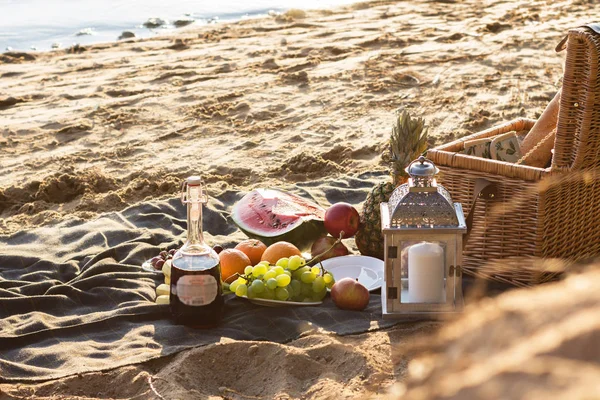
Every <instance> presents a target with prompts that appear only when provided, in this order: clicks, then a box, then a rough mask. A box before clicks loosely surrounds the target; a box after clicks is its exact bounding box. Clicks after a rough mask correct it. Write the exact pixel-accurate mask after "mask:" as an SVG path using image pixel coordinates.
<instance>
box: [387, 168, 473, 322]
mask: <svg viewBox="0 0 600 400" xmlns="http://www.w3.org/2000/svg"><path fill="white" fill-rule="evenodd" d="M406 171H407V172H408V173H409V175H410V176H411V178H410V179H409V181H408V183H405V184H403V185H400V186H399V187H397V188H396V189H395V190H394V193H392V196H391V197H390V200H389V202H387V203H386V202H384V203H381V205H380V207H381V229H382V233H383V238H384V284H383V285H382V288H381V305H382V313H383V317H384V318H403V317H411V316H417V317H421V318H422V317H423V316H427V315H429V316H431V317H434V316H436V315H438V314H447V313H453V312H459V311H462V309H463V307H464V299H463V293H462V267H461V266H462V261H463V260H462V249H463V235H464V234H465V233H466V232H467V226H466V221H465V217H464V213H463V209H462V205H461V204H460V203H453V202H452V199H451V197H450V194H449V193H448V191H447V190H446V189H445V188H444V187H443V186H441V185H438V184H437V182H436V180H435V175H436V174H437V172H438V169H437V168H436V167H435V165H434V164H433V163H432V162H431V161H430V160H427V159H426V158H425V157H419V159H418V160H415V161H413V162H412V163H411V164H410V165H409V166H408V167H407V168H406ZM422 242H424V243H427V244H428V245H426V246H424V247H421V246H419V247H415V248H413V249H412V250H411V246H413V245H415V244H419V243H422ZM440 247H441V253H440V250H439V249H440ZM423 250H425V251H424V252H423ZM430 250H431V251H432V252H429V251H430ZM419 251H420V255H416V254H417V252H419ZM411 252H412V253H413V257H414V258H413V262H412V263H410V265H409V259H410V258H411V255H410V253H411ZM442 253H443V256H442V255H441V254H442ZM432 257H433V258H432ZM418 258H420V260H419V261H420V262H419V263H417V260H418ZM442 262H443V267H442V266H439V267H438V265H439V264H440V263H442ZM411 266H412V267H411ZM411 269H412V273H409V270H411ZM440 273H441V274H442V275H439V274H440ZM435 275H437V276H435ZM411 277H412V281H413V285H414V284H416V283H418V285H417V287H418V288H419V289H415V286H409V280H410V278H411ZM430 277H431V279H440V280H438V281H434V280H429V281H428V278H430ZM411 288H413V290H412V296H413V298H412V299H411V296H409V293H410V289H411ZM419 290H420V291H421V292H419ZM425 301H426V302H425Z"/></svg>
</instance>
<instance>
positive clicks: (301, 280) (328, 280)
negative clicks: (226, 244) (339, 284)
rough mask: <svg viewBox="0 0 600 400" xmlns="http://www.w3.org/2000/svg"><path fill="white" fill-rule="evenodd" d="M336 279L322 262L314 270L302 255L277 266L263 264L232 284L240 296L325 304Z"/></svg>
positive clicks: (249, 269) (284, 259) (250, 266)
mask: <svg viewBox="0 0 600 400" xmlns="http://www.w3.org/2000/svg"><path fill="white" fill-rule="evenodd" d="M334 283H335V280H334V279H333V275H332V274H331V273H330V272H327V270H325V268H323V266H322V265H321V264H320V263H319V264H318V265H314V266H312V267H310V266H308V265H306V260H304V258H302V257H300V256H291V257H289V258H287V257H284V258H280V259H279V260H278V261H277V263H276V264H275V265H271V264H269V262H268V261H261V262H259V263H258V264H256V265H254V266H252V265H249V266H247V267H246V268H245V269H244V273H243V274H242V275H238V277H237V279H236V280H235V281H233V282H232V283H231V284H230V285H229V290H230V291H231V292H233V293H235V294H236V296H239V297H248V298H249V299H255V298H259V299H266V300H280V301H296V302H316V301H321V300H323V298H324V297H325V296H326V295H327V289H331V287H332V286H333V284H334Z"/></svg>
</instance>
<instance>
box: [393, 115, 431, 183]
mask: <svg viewBox="0 0 600 400" xmlns="http://www.w3.org/2000/svg"><path fill="white" fill-rule="evenodd" d="M428 128H429V127H428V126H426V125H425V120H424V119H423V118H412V117H411V116H410V114H409V112H408V111H406V110H401V111H400V110H398V111H396V119H395V121H394V125H393V126H392V135H391V136H390V156H391V157H390V161H391V164H392V165H391V167H392V174H393V175H401V176H406V172H405V171H404V169H405V168H406V166H408V164H410V162H411V161H413V160H415V159H417V158H418V157H419V156H420V155H421V154H423V153H424V152H425V151H426V150H427V131H428Z"/></svg>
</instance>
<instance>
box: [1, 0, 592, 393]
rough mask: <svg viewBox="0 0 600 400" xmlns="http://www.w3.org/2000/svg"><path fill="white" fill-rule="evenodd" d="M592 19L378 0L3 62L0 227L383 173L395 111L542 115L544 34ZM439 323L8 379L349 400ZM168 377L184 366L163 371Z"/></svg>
mask: <svg viewBox="0 0 600 400" xmlns="http://www.w3.org/2000/svg"><path fill="white" fill-rule="evenodd" d="M597 15H600V6H599V5H597V4H596V2H595V1H594V0H589V1H586V0H572V1H550V0H548V1H527V0H506V1H479V0H464V1H460V0H457V1H451V0H450V1H448V0H446V1H399V2H395V1H374V2H370V3H360V4H356V5H354V6H351V7H346V8H339V9H336V10H334V11H311V12H307V13H303V12H295V13H289V14H287V15H282V16H278V17H269V18H265V19H258V20H246V21H241V22H239V23H235V24H228V25H222V24H217V25H209V26H205V27H200V28H193V29H188V30H185V31H182V32H181V33H180V34H179V35H178V36H165V37H158V38H153V39H149V40H130V41H123V42H119V43H107V44H99V45H95V46H89V47H85V48H79V47H76V48H71V49H68V50H65V51H54V52H50V53H36V54H33V53H32V54H22V55H18V54H17V55H14V54H12V55H11V54H4V55H0V127H1V130H0V133H1V137H0V149H1V151H0V165H1V166H2V168H1V169H0V217H2V218H1V219H0V232H4V233H10V232H15V231H17V230H20V229H23V228H27V227H33V226H39V225H47V224H52V223H55V222H56V221H62V220H64V219H67V218H73V217H77V218H83V219H92V218H94V217H96V216H97V215H98V214H99V213H102V212H105V211H112V210H121V209H123V208H124V207H125V206H126V205H129V204H132V203H135V202H139V201H143V200H144V199H149V198H152V199H157V198H167V197H172V196H174V195H176V193H177V191H178V188H179V183H180V182H181V179H182V178H183V177H185V176H188V175H190V174H192V173H201V174H202V175H203V176H204V177H205V180H206V181H207V183H208V184H209V188H210V190H211V191H213V192H221V191H224V190H231V189H233V190H240V191H246V190H249V189H250V188H252V187H255V186H257V185H264V186H274V187H277V186H285V185H289V184H291V183H294V182H300V181H304V180H313V179H318V178H327V177H335V176H341V175H344V176H353V175H360V174H365V173H383V171H385V165H384V163H383V162H382V160H381V153H382V151H383V149H384V148H385V146H386V139H387V137H388V135H389V132H390V124H391V120H392V111H393V110H395V109H396V108H398V107H401V106H402V107H407V108H409V109H410V110H411V111H413V112H414V113H416V114H418V115H422V116H423V117H425V118H426V120H427V121H428V123H429V125H430V126H431V129H430V132H431V133H432V137H431V140H430V141H431V143H430V144H431V145H434V144H439V143H442V142H445V141H448V140H450V139H453V138H455V137H459V136H462V135H465V134H467V133H471V132H476V131H480V130H482V129H484V128H487V127H490V126H493V125H494V124H497V123H500V122H503V121H507V120H510V119H512V118H516V117H531V118H535V117H537V116H538V115H539V114H540V113H541V111H542V110H543V109H544V107H545V106H546V104H547V103H548V101H550V99H552V97H553V96H554V94H555V93H556V91H557V89H558V88H559V87H560V80H561V77H562V73H563V70H562V61H563V57H564V54H556V53H555V52H554V47H555V45H556V44H557V43H558V41H559V40H560V39H561V37H562V36H563V35H564V34H565V33H566V31H567V30H568V29H569V28H571V27H576V26H578V25H581V24H582V23H584V22H588V21H589V20H593V18H594V17H596V16H597ZM435 327H436V324H422V325H417V326H412V327H410V328H408V327H402V326H400V327H397V328H394V329H391V330H388V331H380V332H375V333H369V334H365V335H358V336H352V337H335V336H331V335H328V334H326V333H322V334H313V335H309V336H307V337H304V338H301V339H299V340H296V341H294V342H292V343H289V344H286V345H279V344H274V343H253V344H249V343H241V342H233V341H232V342H224V343H219V344H216V345H214V346H209V347H206V348H202V349H194V350H190V351H186V352H183V353H181V354H179V355H176V356H173V357H169V358H166V359H162V360H157V361H153V362H150V363H146V364H143V365H139V366H130V367H124V368H120V369H117V370H115V371H112V372H107V373H92V374H86V375H82V376H77V377H70V378H64V379H60V380H57V381H52V382H49V383H44V384H40V385H20V386H8V385H4V386H1V390H4V391H9V392H10V393H12V395H14V396H15V398H23V397H24V398H79V397H76V396H80V397H81V398H106V397H111V398H152V396H153V395H152V393H151V392H149V390H150V389H149V385H148V381H147V378H148V377H149V376H156V377H158V378H157V379H156V380H155V381H154V385H155V387H156V389H157V391H158V392H159V393H163V394H165V393H167V394H169V395H166V394H165V398H168V399H171V398H204V397H206V396H208V395H209V394H210V395H214V396H215V398H221V397H223V398H236V399H237V398H240V399H244V398H276V397H278V396H280V397H281V398H286V396H289V397H293V398H301V397H306V398H316V399H320V398H336V399H337V398H353V397H362V396H367V395H370V394H376V393H378V392H382V393H383V392H386V390H387V388H388V387H390V385H392V383H393V382H395V381H398V380H400V381H402V380H403V379H404V377H405V374H406V363H407V361H408V358H409V356H408V355H407V353H405V351H404V350H403V347H402V346H400V347H397V346H394V345H395V344H398V343H410V342H412V339H413V338H415V337H423V336H424V335H425V334H426V333H430V332H431V331H433V330H434V328H435ZM251 349H254V350H251ZM251 352H253V353H251ZM233 353H239V354H241V356H240V357H241V360H242V361H241V365H242V366H244V365H247V366H252V367H253V369H252V370H253V371H258V370H261V369H262V368H264V369H265V370H267V371H269V373H270V374H272V376H269V377H267V378H266V379H267V381H265V383H266V384H267V385H264V384H263V382H262V377H261V378H260V379H259V380H258V381H256V380H253V379H250V378H249V377H248V376H247V375H246V374H252V373H254V372H251V371H250V369H248V370H244V373H243V374H242V373H241V368H240V367H239V366H236V365H234V364H230V363H229V362H225V361H224V360H226V359H228V357H227V355H230V354H233ZM255 356H256V357H255ZM271 356H272V357H271ZM206 359H214V360H218V365H219V366H217V367H216V369H215V370H213V371H203V370H202V367H201V363H200V361H195V360H206ZM265 360H268V362H264V361H265ZM261 363H262V364H261ZM169 371H176V372H178V373H180V374H181V375H180V378H179V379H178V380H177V381H171V382H166V381H163V380H162V379H159V378H162V377H164V376H166V375H167V373H168V372H169ZM109 382H111V384H110V385H108V384H107V383H109ZM18 396H20V397H18ZM28 396H29V397H28ZM136 396H137V397H136ZM5 397H6V396H5ZM0 398H3V397H2V395H1V394H0ZM6 398H12V397H10V396H9V397H6Z"/></svg>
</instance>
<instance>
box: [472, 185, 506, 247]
mask: <svg viewBox="0 0 600 400" xmlns="http://www.w3.org/2000/svg"><path fill="white" fill-rule="evenodd" d="M478 199H484V200H497V199H498V185H496V183H495V182H490V181H488V180H487V179H483V178H477V179H475V185H474V186H473V199H472V201H471V209H470V210H469V214H468V215H467V219H466V220H465V223H466V225H467V233H466V234H465V236H464V237H463V249H464V248H466V247H467V243H468V241H469V237H470V236H471V230H472V229H473V217H474V215H475V206H476V205H477V200H478Z"/></svg>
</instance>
